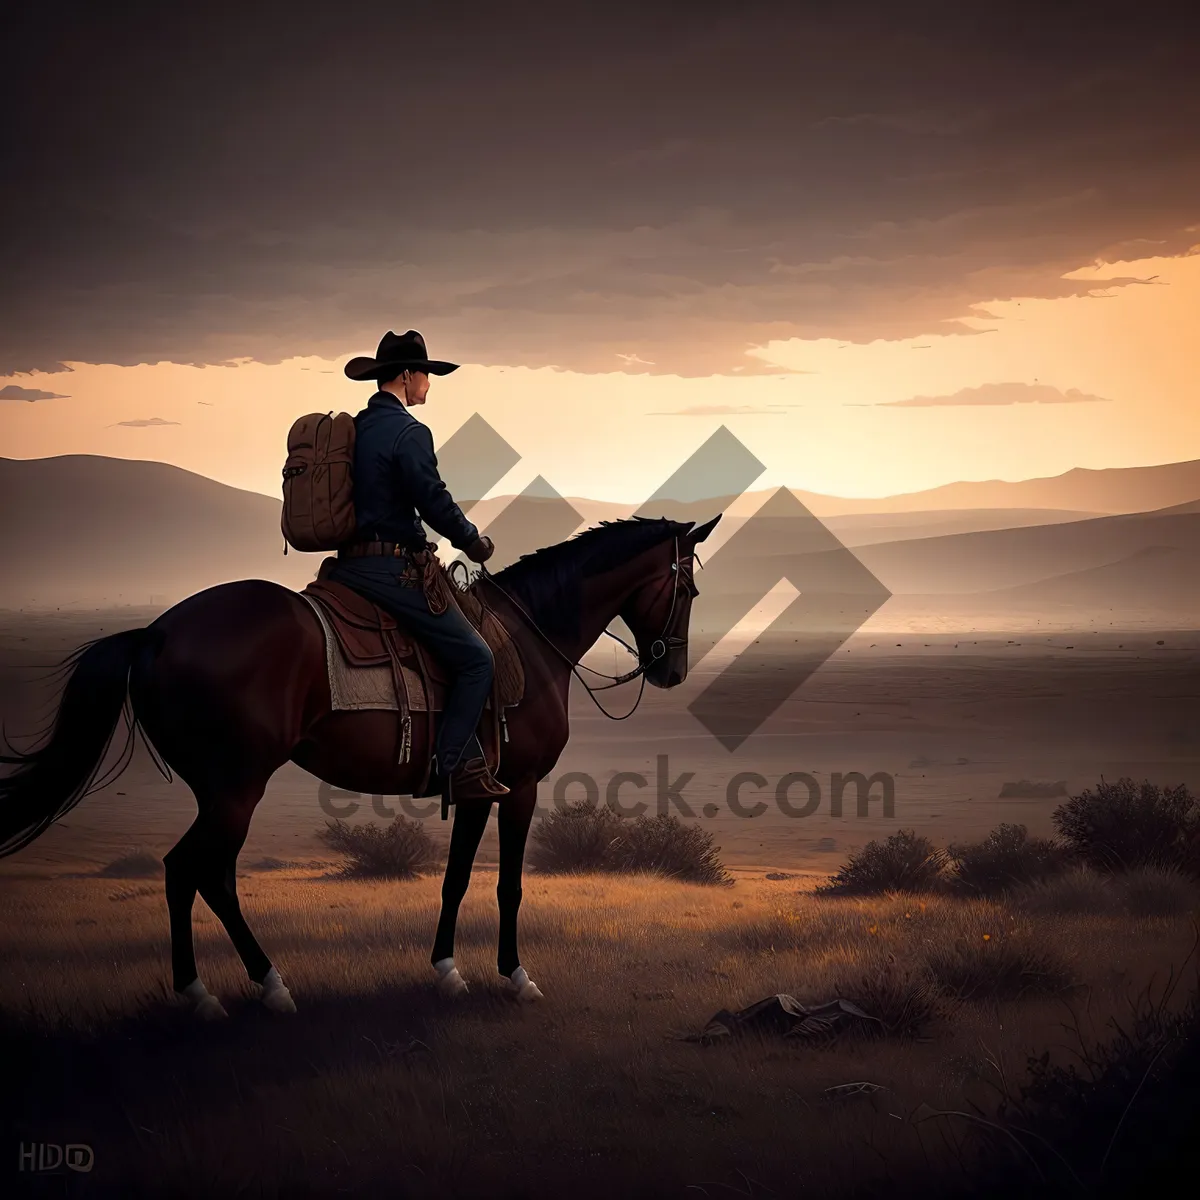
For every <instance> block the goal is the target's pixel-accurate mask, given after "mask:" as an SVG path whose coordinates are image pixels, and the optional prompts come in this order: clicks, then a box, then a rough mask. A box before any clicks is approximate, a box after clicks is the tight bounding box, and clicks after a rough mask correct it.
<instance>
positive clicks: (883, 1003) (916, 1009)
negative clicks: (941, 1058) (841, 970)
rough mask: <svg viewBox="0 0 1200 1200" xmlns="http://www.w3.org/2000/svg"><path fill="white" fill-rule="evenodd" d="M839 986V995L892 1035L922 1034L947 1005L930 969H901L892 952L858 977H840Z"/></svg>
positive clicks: (884, 1031) (837, 984) (837, 987)
mask: <svg viewBox="0 0 1200 1200" xmlns="http://www.w3.org/2000/svg"><path fill="white" fill-rule="evenodd" d="M835 988H836V993H837V995H839V996H844V997H845V998H846V999H847V1000H849V1001H850V1002H851V1003H852V1004H857V1005H858V1007H859V1008H861V1009H862V1010H863V1012H865V1013H867V1014H868V1015H869V1016H872V1017H876V1018H877V1019H878V1020H879V1021H880V1022H881V1023H882V1025H883V1033H884V1034H885V1035H886V1036H888V1037H919V1036H920V1035H921V1034H923V1033H924V1032H925V1030H926V1028H927V1027H928V1026H929V1025H930V1024H931V1023H932V1022H933V1021H935V1020H936V1019H937V1018H938V1017H940V1016H942V1015H943V1014H944V1010H945V1008H946V1003H945V1001H944V1000H943V999H942V998H941V996H940V995H939V993H938V989H937V987H936V986H935V985H934V982H933V980H932V979H931V978H930V976H929V974H928V972H925V971H914V970H912V969H906V970H904V971H901V970H899V969H898V968H897V967H896V962H895V959H894V958H893V957H892V956H891V955H890V954H889V955H888V956H887V958H886V959H885V960H884V961H883V962H880V963H877V964H873V965H871V966H870V967H868V968H867V969H866V970H865V971H864V972H863V973H862V974H861V975H860V976H858V977H857V978H854V979H849V980H838V981H837V983H836V984H835Z"/></svg>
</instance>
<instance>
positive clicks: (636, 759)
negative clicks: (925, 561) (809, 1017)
mask: <svg viewBox="0 0 1200 1200" xmlns="http://www.w3.org/2000/svg"><path fill="white" fill-rule="evenodd" d="M155 615H156V612H155V611H154V610H151V609H133V608H128V609H117V610H111V611H107V612H103V613H97V612H82V611H71V612H68V611H61V612H41V613H36V614H33V613H13V612H9V613H5V614H3V615H2V618H0V718H2V719H3V722H4V728H5V730H6V732H7V733H8V734H9V736H10V737H14V738H18V744H20V742H19V737H20V735H22V734H26V733H29V732H31V731H33V730H35V729H37V728H39V727H40V725H41V724H43V723H44V721H45V719H46V718H47V716H48V715H50V714H52V711H53V710H52V708H49V707H48V706H47V699H48V693H47V691H46V688H45V685H44V684H43V685H41V686H39V685H37V683H36V676H37V674H38V668H39V667H42V668H44V667H45V666H46V665H49V664H52V663H53V662H55V661H57V660H58V659H59V658H61V657H62V656H63V655H65V654H66V653H67V652H69V651H70V650H71V649H73V648H74V647H75V646H77V645H78V644H79V643H81V642H83V641H85V640H87V639H89V638H92V637H96V636H99V635H101V634H102V633H110V632H113V631H115V630H117V629H121V628H131V627H136V626H139V625H144V624H147V623H148V622H149V621H150V620H151V619H153V617H154V616H155ZM1035 622H1041V623H1042V624H1043V625H1044V626H1046V627H1049V628H1048V629H1047V628H1039V627H1037V626H1036V625H1035ZM949 624H957V625H958V626H959V627H960V628H959V630H958V631H955V630H952V629H946V628H943V627H944V626H946V625H949ZM1020 624H1027V625H1033V626H1034V628H1033V629H1032V630H1031V629H1025V630H1021V629H1019V628H1016V627H1015V626H1018V625H1020ZM1059 624H1060V625H1061V624H1062V622H1061V621H1060V622H1059ZM898 643H899V644H898ZM720 650H721V648H718V651H717V652H714V653H719V652H720ZM595 663H596V666H597V668H598V669H602V670H603V669H609V670H611V669H612V667H613V663H614V660H613V659H612V657H611V655H609V657H607V658H605V657H602V656H600V655H599V654H598V655H597V657H596V659H595ZM721 665H722V661H721V660H717V661H715V662H712V663H710V662H709V661H705V662H703V663H702V664H700V666H699V667H697V668H693V671H692V673H691V675H690V676H689V678H688V680H687V682H686V683H685V684H684V685H683V686H682V687H680V688H677V689H673V690H672V691H670V692H659V691H655V690H654V689H652V688H647V689H646V692H645V695H644V697H643V701H642V706H641V708H640V710H639V711H638V712H637V713H636V714H635V715H634V716H633V717H632V718H631V719H629V720H628V721H619V722H613V721H609V720H606V719H605V718H604V717H603V716H602V715H601V714H600V713H599V712H598V711H597V710H596V709H595V707H594V706H593V705H592V703H591V702H590V700H589V699H588V697H587V696H586V695H585V694H584V693H583V691H582V689H581V688H580V687H579V685H578V684H575V685H573V705H572V736H571V741H570V743H569V745H568V747H567V749H566V751H565V753H564V754H563V756H562V758H561V760H560V762H559V764H558V766H557V768H556V769H555V771H554V772H553V773H552V775H551V777H550V778H549V779H547V780H546V781H545V782H544V783H543V784H542V785H541V790H540V795H541V806H542V807H543V808H544V809H545V810H546V811H549V809H550V808H551V806H552V805H553V804H554V803H555V797H556V795H557V796H558V797H561V798H566V799H574V798H576V797H582V796H584V795H585V794H587V793H588V791H589V788H590V787H594V793H593V794H594V795H596V796H597V798H598V799H600V800H601V801H603V800H604V798H605V796H606V795H607V791H608V788H609V786H610V783H611V781H612V779H613V777H614V776H615V775H617V774H619V773H626V772H628V773H632V774H636V775H640V776H641V777H642V778H643V779H644V780H645V781H646V784H645V787H638V786H637V785H636V783H634V782H629V781H627V782H626V783H625V784H624V785H623V786H622V787H621V789H620V791H619V793H618V795H619V799H620V801H621V803H623V804H626V805H632V804H635V803H638V802H642V803H644V804H645V805H646V806H647V809H646V811H648V812H651V813H653V812H655V811H659V810H660V808H661V809H665V810H666V811H670V812H675V813H677V814H678V815H680V816H681V817H684V818H694V819H695V820H697V821H699V822H701V823H702V824H703V825H704V826H705V828H708V829H710V830H711V832H712V833H713V836H714V839H715V841H716V842H717V844H718V845H720V847H721V850H722V856H723V858H724V860H725V861H726V862H727V863H729V864H731V865H744V866H750V867H755V868H763V869H765V870H770V869H778V870H786V871H804V872H812V873H815V874H825V873H829V872H830V871H832V870H834V869H836V866H837V863H838V862H840V861H841V859H842V858H843V857H844V856H845V854H846V853H847V852H849V851H850V850H853V849H854V848H856V847H858V846H861V845H863V844H865V843H866V842H867V841H870V840H871V839H872V838H876V837H879V836H886V835H887V834H888V833H891V832H894V831H895V830H896V829H899V828H914V829H917V830H919V831H920V832H922V833H925V834H927V835H929V836H930V837H932V838H934V839H935V840H937V841H939V842H950V841H959V840H968V839H970V838H972V837H976V836H978V835H981V834H983V833H986V832H987V831H988V830H990V829H992V828H993V827H994V826H995V825H996V824H998V823H999V822H1001V821H1015V822H1019V823H1023V824H1026V825H1028V826H1029V828H1030V830H1031V831H1033V832H1036V833H1039V834H1048V833H1050V832H1051V823H1050V814H1051V812H1052V811H1053V809H1054V808H1055V806H1056V805H1057V804H1058V803H1060V802H1061V800H1062V798H1063V797H1062V796H1061V795H1053V794H1051V795H1041V796H1038V795H1026V796H1022V795H1020V794H1018V795H1015V796H1005V797H1004V798H1001V792H1002V791H1003V790H1004V785H1005V784H1014V783H1019V782H1020V781H1026V780H1027V781H1032V782H1034V783H1046V784H1051V785H1053V784H1059V783H1061V785H1062V788H1065V789H1066V790H1067V791H1069V792H1077V791H1079V790H1081V789H1083V788H1086V787H1089V786H1092V785H1094V784H1095V783H1096V782H1097V781H1098V780H1099V779H1100V778H1101V777H1102V776H1103V777H1104V778H1106V779H1115V778H1118V777H1120V776H1122V775H1131V776H1133V777H1134V778H1135V779H1139V780H1140V779H1143V778H1148V779H1150V780H1151V781H1153V782H1156V783H1162V784H1175V783H1187V784H1189V785H1190V786H1193V787H1195V786H1197V785H1200V631H1192V630H1180V629H1160V628H1156V627H1154V626H1153V625H1151V624H1148V623H1147V624H1143V625H1141V626H1140V627H1139V626H1137V625H1134V626H1133V627H1126V628H1119V629H1118V628H1107V627H1102V626H1101V624H1100V623H1099V620H1098V619H1097V620H1095V621H1094V622H1093V623H1092V625H1091V627H1090V628H1089V627H1087V626H1086V625H1085V626H1084V627H1083V628H1080V629H1075V630H1072V629H1070V628H1055V627H1054V620H1053V618H1052V617H1051V616H1047V615H1046V614H1038V615H1037V616H1036V617H1035V616H1032V615H1030V616H1029V618H1028V620H1025V621H1023V622H1022V621H1021V620H1019V619H1015V618H1014V617H1013V616H1012V614H1006V615H1005V616H1003V617H1001V618H997V617H994V616H993V617H989V614H987V613H986V612H973V613H958V614H955V613H953V612H949V613H947V612H946V611H945V606H944V605H941V606H940V607H939V608H938V610H937V615H936V616H934V615H931V614H930V612H929V611H924V610H922V609H921V608H920V607H919V606H915V605H914V604H913V603H912V602H911V601H909V602H908V603H907V605H905V603H904V602H902V601H901V600H896V601H894V602H889V605H888V606H885V608H884V609H883V610H881V611H880V613H878V614H877V615H876V617H875V618H873V619H872V621H871V623H870V624H869V625H867V626H866V627H864V629H863V630H862V631H860V633H858V634H857V635H855V636H854V637H853V638H852V639H851V640H850V641H849V642H848V643H847V644H846V646H845V647H844V648H843V649H842V650H840V651H839V652H838V653H836V654H835V655H833V657H832V658H831V659H830V660H829V661H828V662H827V663H825V665H824V666H822V667H821V668H820V669H819V670H818V671H817V672H816V673H815V674H814V675H812V676H811V678H809V679H808V680H807V681H806V682H805V683H804V684H803V685H802V686H801V687H800V688H799V689H798V690H797V691H796V692H795V693H794V695H793V696H792V697H791V698H790V699H789V700H787V701H786V702H785V703H784V704H783V705H782V707H781V708H779V710H778V711H777V712H776V713H775V715H774V716H773V717H771V718H770V719H769V720H768V721H767V722H766V723H765V724H764V725H763V726H762V727H761V728H760V730H759V731H758V732H757V733H756V734H754V735H753V736H752V737H750V738H749V739H748V740H747V741H746V742H745V743H743V745H742V746H741V747H740V748H738V749H737V750H736V751H733V752H730V751H728V750H726V749H725V748H724V747H723V746H722V745H721V744H720V743H719V742H718V741H717V740H716V739H714V738H713V737H712V736H711V735H710V734H709V733H708V731H707V730H706V729H705V728H704V727H703V726H702V725H701V724H700V723H699V722H698V721H697V720H696V719H695V718H694V717H693V716H692V715H691V714H690V713H689V712H688V711H687V705H688V703H689V702H690V701H691V700H692V699H694V698H695V696H696V695H697V694H698V693H699V692H700V691H701V690H702V689H703V687H705V686H706V685H707V683H708V682H709V681H711V679H712V678H713V677H714V675H715V674H716V672H717V670H719V669H720V667H721ZM43 674H44V671H43ZM765 682H766V681H765V680H764V683H765ZM635 696H636V685H633V686H627V687H625V688H621V689H616V690H612V691H607V692H604V693H602V694H601V696H600V698H601V700H602V701H603V702H604V704H605V706H606V707H607V708H608V709H609V710H610V711H612V712H615V713H618V714H619V713H623V712H624V711H626V709H627V708H628V706H629V705H630V704H631V703H632V702H633V700H634V698H635ZM118 740H119V738H118ZM796 772H807V773H809V774H811V775H812V776H813V777H814V779H815V780H816V786H817V790H818V792H819V795H818V797H817V800H818V802H817V806H816V809H815V811H813V812H811V814H810V815H806V816H796V815H787V813H786V812H785V811H781V807H784V806H788V807H790V812H791V813H793V814H795V813H797V812H803V811H804V808H805V807H806V801H808V800H809V799H810V796H811V789H808V788H807V787H806V785H805V784H804V783H803V782H797V781H793V783H792V785H791V787H790V788H789V789H788V791H787V793H786V794H785V795H784V796H783V805H782V806H781V804H780V802H779V800H778V798H777V795H776V792H777V789H778V788H779V785H780V780H781V779H783V778H784V776H786V775H788V774H789V773H796ZM839 772H840V773H841V774H842V775H843V776H848V775H850V773H852V772H858V773H860V774H861V775H863V776H864V777H867V778H869V777H871V776H873V775H875V774H876V773H882V774H883V775H886V776H888V777H890V779H891V781H892V788H893V791H894V797H893V810H892V814H891V815H890V816H888V815H885V812H884V805H883V801H882V798H881V797H882V795H883V785H882V783H878V782H877V783H876V784H875V785H874V787H873V788H872V791H871V796H872V799H871V800H870V801H869V803H868V804H867V806H866V812H865V814H864V815H862V816H860V815H859V805H858V803H857V792H856V789H855V787H854V786H853V784H850V785H848V786H846V788H845V790H844V795H843V805H842V812H841V815H840V816H839V815H835V814H834V811H833V803H832V801H833V792H834V788H833V786H832V784H833V779H832V776H833V775H834V773H839ZM577 773H578V774H581V775H583V776H586V777H587V778H586V779H579V778H575V779H574V781H572V780H571V779H569V778H568V777H569V776H572V775H576V774H577ZM743 773H753V774H756V775H758V776H759V777H761V779H762V780H763V782H762V783H759V782H758V781H757V780H750V781H745V782H743V783H742V785H741V787H740V789H739V790H738V791H737V792H736V794H735V795H734V796H733V803H731V800H730V785H731V782H733V781H734V780H735V779H736V777H737V776H739V774H743ZM681 776H686V778H685V779H683V780H682V781H681V779H680V777H681ZM588 780H590V781H591V783H590V784H589V782H588ZM672 785H674V786H675V787H676V795H677V796H678V801H676V800H674V799H672V796H671V786H672ZM735 786H736V785H735ZM1021 790H1022V789H1019V788H1018V789H1017V791H1018V793H1019V792H1020V791H1021ZM1059 790H1061V788H1060V789H1059ZM1051 791H1053V788H1052V789H1051ZM680 802H681V803H682V805H683V806H685V807H680ZM738 802H740V805H741V811H742V812H752V813H753V812H756V811H757V806H759V805H765V807H763V808H762V809H761V811H757V815H752V816H744V815H738V812H737V811H736V810H735V807H734V805H736V804H737V803H738ZM430 808H431V806H430V805H429V803H428V802H425V803H424V804H423V805H417V804H414V802H412V801H410V800H407V799H405V800H404V801H399V800H397V798H396V797H391V798H380V799H379V800H378V801H373V800H372V798H371V797H369V796H347V795H345V794H341V793H336V792H334V791H333V790H332V789H330V788H328V787H322V785H321V784H320V783H319V781H317V780H316V779H314V778H313V777H312V776H310V775H308V774H307V773H306V772H304V771H302V770H300V769H299V768H298V767H295V766H292V765H287V766H285V767H283V768H282V769H281V770H280V771H278V772H277V773H276V775H275V777H274V778H273V779H272V781H271V784H270V786H269V788H268V790H267V793H266V796H265V797H264V799H263V801H262V803H261V804H260V805H259V807H258V810H257V812H256V814H255V818H254V824H253V825H252V827H251V831H250V837H249V840H248V841H247V844H246V848H245V850H244V851H243V859H242V861H243V862H244V863H246V862H253V861H256V860H257V859H260V858H265V857H273V858H283V859H292V858H296V857H305V856H312V855H314V854H317V853H318V851H319V847H320V843H319V842H317V841H316V840H315V835H316V833H317V831H318V830H319V829H320V828H322V827H323V825H324V824H325V822H327V821H328V820H330V819H331V818H333V817H335V816H341V817H343V818H344V819H346V820H347V821H349V822H350V823H352V824H353V823H358V822H362V821H371V820H374V821H380V820H388V819H390V817H389V815H388V814H394V813H397V812H400V813H407V814H408V815H417V814H420V813H422V812H428V811H430ZM193 813H194V808H193V802H192V799H191V795H190V793H189V792H188V790H187V789H186V787H185V786H184V785H183V784H182V783H180V782H178V781H175V782H172V783H167V782H166V781H164V780H163V778H162V777H161V776H160V775H159V774H158V772H157V771H156V770H155V768H154V766H153V764H152V762H151V761H150V759H149V756H148V755H147V754H146V753H145V751H144V750H143V749H142V748H141V747H140V746H139V747H138V749H137V751H136V753H135V756H134V760H133V763H132V765H131V767H130V768H129V770H128V771H126V773H125V774H124V775H122V776H121V777H120V778H119V779H118V780H117V781H116V782H115V783H114V784H112V785H111V786H110V787H108V788H106V789H104V790H103V791H101V792H99V793H96V794H94V795H92V796H90V797H88V798H87V799H86V800H85V801H84V802H83V803H82V804H81V805H80V806H79V807H78V808H77V809H76V810H75V811H74V812H72V813H71V814H69V816H68V817H67V818H66V819H65V820H64V821H63V822H61V823H60V824H58V825H56V826H55V827H53V828H52V829H51V830H49V831H48V832H47V833H46V834H44V835H43V836H42V838H41V839H40V840H39V841H38V842H37V843H35V844H34V845H33V846H30V847H29V848H27V849H26V850H25V851H23V852H22V853H21V854H19V855H17V856H16V857H15V858H10V859H6V860H3V861H2V862H0V877H3V876H4V875H5V874H9V873H13V872H16V873H17V874H21V873H24V872H27V871H30V870H42V869H44V868H59V869H73V868H77V867H80V866H86V865H87V864H98V863H104V862H107V861H110V860H111V859H112V858H113V857H115V856H117V855H118V854H121V853H124V852H126V851H128V850H129V849H130V848H131V847H133V846H138V847H145V848H147V849H150V850H152V851H154V852H156V853H159V854H162V853H164V852H165V851H166V850H168V849H169V848H170V846H171V845H172V844H173V843H174V841H175V840H176V839H177V838H178V837H179V836H180V835H181V834H182V833H183V831H184V830H185V829H186V828H187V826H188V824H189V823H190V822H191V819H192V816H193ZM426 827H427V828H428V829H429V830H430V832H431V833H432V834H433V835H434V836H435V837H438V838H445V837H446V836H447V830H448V824H447V825H443V823H442V822H441V821H440V820H439V819H438V818H437V815H436V811H435V815H434V816H433V817H432V818H431V819H429V820H428V821H427V822H426ZM494 856H495V834H494V832H492V831H489V834H488V835H487V837H486V839H485V841H484V844H483V847H482V849H481V860H480V861H484V862H487V861H494Z"/></svg>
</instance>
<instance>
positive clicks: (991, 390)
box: [877, 383, 1109, 408]
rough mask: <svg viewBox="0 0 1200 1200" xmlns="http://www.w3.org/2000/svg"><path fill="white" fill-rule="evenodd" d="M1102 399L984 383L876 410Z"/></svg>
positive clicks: (1036, 386) (1072, 391) (1039, 386)
mask: <svg viewBox="0 0 1200 1200" xmlns="http://www.w3.org/2000/svg"><path fill="white" fill-rule="evenodd" d="M1105 403H1109V400H1108V397H1106V396H1093V395H1092V394H1091V393H1090V392H1081V391H1080V390H1079V389H1078V388H1067V390H1066V391H1065V392H1064V391H1062V390H1061V389H1060V388H1056V387H1051V386H1050V385H1049V384H1046V383H985V384H984V385H983V386H982V387H967V388H961V389H959V391H957V392H955V393H954V394H953V395H950V396H910V397H909V398H908V399H907V400H887V401H885V402H884V403H883V404H880V405H878V406H877V407H880V408H941V407H951V408H959V407H976V408H977V407H979V406H981V405H995V404H1000V405H1008V404H1105Z"/></svg>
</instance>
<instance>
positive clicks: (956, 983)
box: [925, 931, 1071, 1000]
mask: <svg viewBox="0 0 1200 1200" xmlns="http://www.w3.org/2000/svg"><path fill="white" fill-rule="evenodd" d="M925 961H926V963H927V964H928V967H929V970H930V973H931V974H932V975H933V978H934V979H935V980H936V982H937V984H938V986H939V987H940V988H941V989H942V991H943V992H945V993H947V994H948V995H952V996H957V997H958V998H959V999H960V1000H1012V999H1016V998H1017V997H1018V996H1023V995H1026V994H1028V993H1030V992H1056V991H1059V990H1061V989H1062V988H1064V987H1067V986H1069V985H1070V983H1071V975H1070V972H1069V971H1068V969H1067V967H1066V964H1065V963H1063V962H1062V961H1061V960H1060V959H1059V958H1058V957H1057V956H1056V955H1054V954H1053V953H1052V952H1050V951H1049V950H1045V949H1042V948H1039V947H1036V946H1034V945H1033V944H1032V943H1031V942H1029V941H1028V940H1027V939H1025V938H1023V937H1021V936H1020V935H1017V934H1012V933H994V934H993V933H987V932H983V931H981V932H980V933H979V934H977V935H975V936H971V937H960V938H957V939H955V941H954V942H953V944H952V945H949V946H942V947H939V948H937V949H935V950H932V951H930V953H929V955H928V956H927V958H926V960H925Z"/></svg>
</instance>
